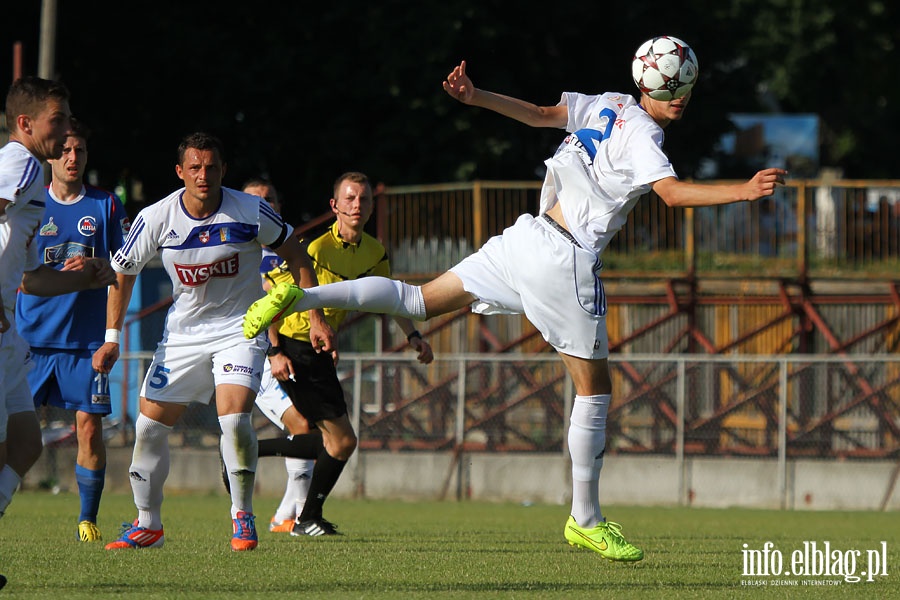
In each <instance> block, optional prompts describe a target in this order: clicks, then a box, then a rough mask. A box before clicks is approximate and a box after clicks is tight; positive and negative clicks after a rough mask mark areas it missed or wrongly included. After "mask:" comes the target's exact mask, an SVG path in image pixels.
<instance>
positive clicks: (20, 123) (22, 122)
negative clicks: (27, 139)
mask: <svg viewBox="0 0 900 600" xmlns="http://www.w3.org/2000/svg"><path fill="white" fill-rule="evenodd" d="M16 127H17V128H18V129H19V131H21V132H22V133H24V134H26V135H31V117H29V116H28V115H19V116H17V117H16Z"/></svg>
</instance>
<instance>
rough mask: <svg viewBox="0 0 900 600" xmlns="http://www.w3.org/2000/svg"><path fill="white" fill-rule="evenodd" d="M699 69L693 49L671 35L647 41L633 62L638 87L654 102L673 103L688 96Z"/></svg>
mask: <svg viewBox="0 0 900 600" xmlns="http://www.w3.org/2000/svg"><path fill="white" fill-rule="evenodd" d="M699 69H700V67H699V65H698V64H697V56H696V55H695V54H694V51H693V50H691V47H690V46H688V45H687V44H685V43H684V42H682V41H681V40H679V39H678V38H676V37H672V36H670V35H662V36H659V37H655V38H653V39H652V40H647V41H646V42H644V43H643V44H641V46H640V48H638V49H637V52H635V53H634V59H632V61H631V76H632V77H633V78H634V83H635V85H637V86H638V89H640V90H641V92H643V93H645V94H647V95H648V96H650V97H651V98H653V99H654V100H664V101H665V100H672V99H673V98H681V97H682V96H684V95H685V94H687V93H688V92H689V91H691V88H692V87H694V83H696V81H697V74H698V73H699Z"/></svg>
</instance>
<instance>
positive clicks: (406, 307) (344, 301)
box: [294, 277, 425, 321]
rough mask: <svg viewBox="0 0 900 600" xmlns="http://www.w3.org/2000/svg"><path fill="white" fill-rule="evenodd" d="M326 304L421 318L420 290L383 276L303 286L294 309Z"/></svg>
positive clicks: (331, 306)
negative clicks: (306, 287)
mask: <svg viewBox="0 0 900 600" xmlns="http://www.w3.org/2000/svg"><path fill="white" fill-rule="evenodd" d="M326 307H327V308H340V309H344V310H359V311H363V312H370V313H378V314H385V315H395V316H398V317H406V318H408V319H412V320H413V321H424V320H425V299H424V298H423V297H422V289H421V288H420V287H419V286H416V285H409V284H408V283H403V282H402V281H397V280H396V279H389V278H387V277H360V278H359V279H355V280H353V281H339V282H337V283H331V284H328V285H321V286H318V287H314V288H309V289H305V290H303V298H301V299H300V300H299V301H298V302H297V305H296V306H295V307H294V310H295V311H297V312H302V311H305V310H309V309H311V308H326Z"/></svg>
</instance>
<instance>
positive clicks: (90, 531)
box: [78, 521, 103, 542]
mask: <svg viewBox="0 0 900 600" xmlns="http://www.w3.org/2000/svg"><path fill="white" fill-rule="evenodd" d="M78 539H79V540H81V541H82V542H99V541H100V540H101V539H103V536H101V535H100V530H99V529H98V528H97V524H96V523H92V522H91V521H81V522H80V523H79V524H78Z"/></svg>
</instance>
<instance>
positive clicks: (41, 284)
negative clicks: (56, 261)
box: [21, 258, 116, 296]
mask: <svg viewBox="0 0 900 600" xmlns="http://www.w3.org/2000/svg"><path fill="white" fill-rule="evenodd" d="M115 283H116V273H115V271H113V270H112V267H110V266H109V261H108V260H106V259H105V258H87V259H84V263H83V265H82V267H81V268H80V269H78V270H67V271H57V270H56V269H52V268H50V267H48V266H47V265H41V266H39V267H38V268H37V269H34V270H33V271H26V272H25V273H24V274H23V275H22V288H21V289H22V291H23V292H25V293H26V294H32V295H34V296H57V295H59V294H68V293H70V292H78V291H81V290H86V289H91V288H101V287H106V286H109V285H115Z"/></svg>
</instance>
